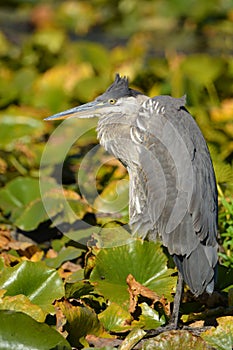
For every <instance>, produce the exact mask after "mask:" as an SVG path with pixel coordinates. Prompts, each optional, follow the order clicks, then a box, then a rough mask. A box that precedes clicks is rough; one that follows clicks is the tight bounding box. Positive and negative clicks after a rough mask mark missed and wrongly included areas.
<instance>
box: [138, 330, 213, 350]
mask: <svg viewBox="0 0 233 350" xmlns="http://www.w3.org/2000/svg"><path fill="white" fill-rule="evenodd" d="M151 349H153V350H187V349H190V350H211V348H210V346H208V345H207V344H206V343H205V342H204V341H203V339H201V338H200V337H197V336H195V335H192V333H190V332H188V331H170V332H163V333H162V334H160V335H158V336H157V337H155V338H153V339H150V340H147V341H146V342H145V343H144V344H143V346H142V350H151Z"/></svg>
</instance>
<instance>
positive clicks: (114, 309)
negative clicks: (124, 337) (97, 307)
mask: <svg viewBox="0 0 233 350" xmlns="http://www.w3.org/2000/svg"><path fill="white" fill-rule="evenodd" d="M98 317H99V320H100V321H101V323H102V324H103V325H104V328H105V329H106V330H107V331H111V332H126V331H128V330H131V329H132V326H131V324H130V322H131V319H132V317H131V315H130V313H129V312H128V311H126V310H125V309H124V308H122V307H121V305H118V304H116V303H114V302H112V303H111V304H110V305H109V306H108V307H107V309H106V310H104V311H103V312H101V313H100V314H99V316H98Z"/></svg>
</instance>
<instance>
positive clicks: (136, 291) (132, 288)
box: [126, 274, 166, 313]
mask: <svg viewBox="0 0 233 350" xmlns="http://www.w3.org/2000/svg"><path fill="white" fill-rule="evenodd" d="M126 282H127V284H128V292H129V295H130V305H129V312H130V313H133V312H134V311H135V309H136V306H137V302H138V296H139V295H141V296H143V297H146V298H148V299H151V300H152V305H154V304H155V303H156V302H159V303H160V304H162V306H163V308H164V310H165V312H166V299H165V298H164V297H160V296H158V295H157V294H156V293H155V292H153V291H152V290H150V289H149V288H147V287H145V286H143V285H142V284H141V283H139V282H137V281H136V280H135V278H134V277H133V275H131V274H129V275H128V276H127V279H126Z"/></svg>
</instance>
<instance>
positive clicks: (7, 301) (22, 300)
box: [0, 294, 46, 322]
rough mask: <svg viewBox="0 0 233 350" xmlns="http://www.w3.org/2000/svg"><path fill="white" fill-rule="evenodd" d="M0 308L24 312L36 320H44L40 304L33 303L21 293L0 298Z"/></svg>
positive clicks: (44, 315)
mask: <svg viewBox="0 0 233 350" xmlns="http://www.w3.org/2000/svg"><path fill="white" fill-rule="evenodd" d="M0 310H12V311H18V312H24V313H25V314H27V315H29V316H31V317H32V318H34V320H36V321H38V322H44V321H45V317H46V313H45V312H44V311H43V310H42V309H41V308H40V306H38V305H35V304H33V303H32V302H31V301H30V300H29V299H28V298H27V297H26V296H25V295H23V294H18V295H15V296H6V297H4V298H0Z"/></svg>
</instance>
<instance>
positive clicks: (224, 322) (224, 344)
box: [201, 316, 233, 350]
mask: <svg viewBox="0 0 233 350" xmlns="http://www.w3.org/2000/svg"><path fill="white" fill-rule="evenodd" d="M217 322H218V326H217V327H216V328H211V329H208V330H207V331H205V332H204V333H202V334H201V337H202V338H203V339H204V340H205V341H206V342H207V343H208V344H209V345H211V346H212V347H213V348H214V349H216V350H232V348H233V316H226V317H219V318H217Z"/></svg>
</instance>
